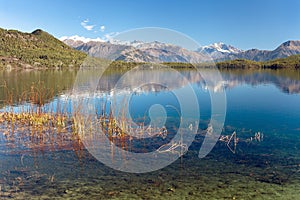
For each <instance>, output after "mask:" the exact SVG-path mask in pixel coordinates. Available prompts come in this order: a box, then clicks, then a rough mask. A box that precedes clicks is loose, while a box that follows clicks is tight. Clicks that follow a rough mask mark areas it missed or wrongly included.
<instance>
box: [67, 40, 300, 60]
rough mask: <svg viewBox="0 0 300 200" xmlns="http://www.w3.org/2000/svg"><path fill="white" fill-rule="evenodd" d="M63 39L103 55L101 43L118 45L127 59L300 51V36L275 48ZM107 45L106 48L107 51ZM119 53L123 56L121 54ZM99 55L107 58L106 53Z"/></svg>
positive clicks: (253, 56) (260, 56) (255, 56)
mask: <svg viewBox="0 0 300 200" xmlns="http://www.w3.org/2000/svg"><path fill="white" fill-rule="evenodd" d="M63 42H65V43H66V44H68V45H70V46H71V47H73V48H75V49H77V50H80V51H83V52H85V53H87V54H89V55H91V56H95V55H100V52H101V51H102V49H101V48H100V46H101V45H102V47H105V48H107V49H115V51H114V52H113V55H114V56H112V57H115V58H116V59H117V60H123V61H126V62H199V61H201V62H211V61H215V62H219V61H226V60H235V59H247V60H252V61H269V60H273V59H278V58H286V57H288V56H291V55H295V54H300V40H289V41H286V42H284V43H282V44H280V45H279V46H278V47H277V48H276V49H274V50H259V49H249V50H241V49H238V48H236V47H234V46H232V45H227V44H224V43H222V42H218V43H213V44H211V45H206V46H202V47H200V48H198V49H196V50H195V51H191V50H187V49H184V48H182V47H180V46H176V45H172V44H166V43H161V42H157V41H154V42H142V41H133V42H130V41H126V42H119V43H118V41H107V42H106V41H95V43H90V42H82V41H81V42H82V43H81V44H80V41H75V40H72V39H66V40H63ZM78 42H79V43H78ZM74 44H75V45H74ZM100 44H101V45H100ZM88 46H89V48H88ZM93 46H98V48H97V49H96V48H94V47H93ZM83 47H84V48H83ZM105 48H104V49H103V51H104V52H107V50H106V49H105ZM91 49H92V50H91ZM159 53H160V54H161V55H160V56H159V55H158V54H159ZM117 54H118V55H119V56H117ZM105 55H107V54H105ZM95 57H101V58H103V55H101V56H95ZM105 58H108V57H105ZM109 58H111V57H109Z"/></svg>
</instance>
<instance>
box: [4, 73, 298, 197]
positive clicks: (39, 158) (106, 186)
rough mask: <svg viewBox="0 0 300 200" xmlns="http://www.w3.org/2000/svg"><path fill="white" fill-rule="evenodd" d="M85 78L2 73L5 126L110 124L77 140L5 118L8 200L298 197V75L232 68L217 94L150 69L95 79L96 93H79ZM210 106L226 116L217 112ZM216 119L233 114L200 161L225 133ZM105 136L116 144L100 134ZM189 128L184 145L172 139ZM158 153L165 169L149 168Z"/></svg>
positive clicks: (198, 82)
mask: <svg viewBox="0 0 300 200" xmlns="http://www.w3.org/2000/svg"><path fill="white" fill-rule="evenodd" d="M203 71H204V73H207V74H209V73H210V70H209V69H205V70H203ZM78 73H80V72H77V71H75V70H74V71H73V70H69V71H52V70H48V71H12V72H6V71H2V72H1V73H0V81H1V83H0V84H1V86H2V87H1V89H0V100H2V101H1V102H0V105H1V113H2V117H3V115H4V114H3V113H7V112H13V113H16V114H18V113H22V112H25V113H30V112H34V113H38V115H39V116H41V115H42V114H41V113H50V114H51V115H55V116H56V120H57V117H58V116H60V115H58V113H59V114H64V115H66V117H70V118H72V116H75V115H78V114H80V113H85V114H86V113H89V114H90V113H92V116H93V117H94V118H93V119H92V121H91V123H95V124H96V121H97V122H98V121H100V122H99V123H97V125H99V126H100V127H99V128H97V129H96V128H95V129H93V131H91V132H93V135H92V137H89V136H86V135H80V134H79V135H77V134H76V133H75V132H76V131H79V130H78V129H76V131H75V132H74V130H73V129H72V121H66V124H64V126H63V128H62V129H63V131H60V130H59V129H60V128H59V127H57V125H53V124H52V125H51V126H50V128H49V129H47V130H46V131H45V130H44V129H43V128H42V127H41V126H38V125H37V128H32V127H31V124H30V125H28V124H26V122H24V123H23V124H25V125H24V126H20V124H17V125H13V123H14V121H13V120H11V121H9V122H7V121H5V120H3V119H4V118H2V119H0V122H1V123H0V159H1V162H0V196H1V197H2V198H19V199H29V198H30V199H48V198H53V197H57V198H58V199H60V198H61V199H66V198H71V199H87V198H88V199H166V198H169V199H298V198H300V196H299V194H298V190H299V187H300V104H299V102H300V71H299V70H298V71H297V70H267V69H266V70H262V69H261V70H255V69H243V70H222V71H220V75H221V77H222V81H220V82H218V83H217V84H214V85H213V87H212V86H211V85H210V84H209V83H208V82H209V81H207V80H205V78H203V76H201V74H199V73H197V72H196V71H195V70H191V69H180V70H175V69H174V70H172V71H171V72H170V71H168V70H162V69H140V70H138V71H137V72H136V74H135V76H132V74H131V75H130V76H128V77H126V70H112V71H106V72H105V73H104V74H103V76H102V78H101V79H100V80H98V79H96V81H94V82H97V87H95V88H94V90H84V89H82V88H80V90H79V91H77V90H73V86H74V83H76V81H77V82H78V76H77V75H78ZM83 73H84V72H83ZM86 74H93V71H92V70H90V71H87V72H86ZM136 77H137V78H136ZM84 80H89V79H82V80H81V79H80V81H83V82H84ZM91 82H93V81H91ZM143 82H144V83H145V84H141V83H143ZM80 83H81V85H84V86H85V84H82V82H80ZM84 83H85V82H84ZM137 86H139V87H137ZM91 91H92V94H91ZM222 92H223V93H224V94H225V96H218V95H219V93H222ZM40 97H42V98H40ZM223 97H225V101H224V102H223V100H224V99H222V98H223ZM193 98H194V99H193ZM212 98H215V99H217V100H220V99H221V100H222V102H221V103H220V104H218V105H223V106H225V108H224V109H225V110H222V109H219V110H218V108H217V109H216V110H217V111H216V113H212V106H213V105H214V100H213V99H212ZM33 99H34V103H33V102H31V101H30V100H33ZM78 102H80V108H81V111H77V110H76V108H78V107H74V104H78ZM195 102H196V103H197V104H195ZM181 106H185V110H182V108H181ZM90 107H91V108H90ZM198 107H199V109H198ZM216 107H218V106H216ZM197 110H200V112H199V113H197V112H195V111H197ZM219 111H220V113H218V112H219ZM221 111H226V112H221ZM42 116H43V115H42ZM214 116H217V117H216V118H218V116H224V121H222V117H221V118H220V119H221V120H220V123H221V125H222V129H221V132H220V135H216V136H218V137H217V138H216V137H215V139H216V140H215V141H216V144H213V146H212V147H213V148H212V150H211V151H209V152H208V154H207V155H206V156H205V157H203V158H199V156H198V155H199V151H200V150H201V147H202V145H203V143H204V142H203V141H205V138H206V137H209V136H208V135H207V133H209V130H211V131H212V132H214V131H216V129H213V130H212V129H210V126H211V122H210V119H211V118H213V117H214ZM46 117H49V116H48V114H47V115H45V118H46ZM113 117H115V118H116V119H115V118H113ZM129 118H130V120H128V119H129ZM14 120H15V119H14ZM56 122H58V120H57V121H56ZM88 122H90V121H88ZM112 122H114V123H116V124H118V125H111V126H114V127H113V128H112V127H110V125H109V124H111V123H112ZM85 123H86V124H85V127H87V128H86V132H87V130H88V128H89V127H88V126H87V121H85ZM123 123H125V125H123ZM222 123H224V124H222ZM95 124H93V125H95ZM181 124H183V125H182V126H181ZM212 127H214V126H212ZM100 130H102V132H103V133H105V134H106V135H105V134H103V135H102V137H100V136H99V135H97V134H98V132H99V131H100ZM124 130H125V131H124ZM145 130H146V131H145ZM181 130H183V131H182V134H183V137H184V139H183V140H179V139H178V140H176V139H175V140H174V138H176V137H177V135H178V134H177V133H178V132H180V131H181ZM195 131H196V132H195ZM124 132H125V133H124ZM127 132H130V134H129V133H127ZM187 132H188V133H191V134H187ZM52 133H53V135H51V134H52ZM180 133H181V132H180ZM234 133H236V135H234ZM39 134H40V135H39ZM120 135H121V136H122V137H121V136H120ZM123 135H124V137H123ZM181 136H182V135H181ZM85 137H86V138H85ZM235 138H236V139H235ZM107 139H108V140H107ZM180 139H182V138H180ZM100 140H101V141H100ZM103 140H104V141H106V140H107V141H106V143H105V142H103ZM173 140H174V141H173ZM182 141H183V142H182ZM98 142H100V143H101V142H103V143H101V144H100V143H99V144H98ZM165 144H167V145H165ZM175 144H176V145H175ZM174 145H175V146H174ZM98 146H100V147H98ZM102 147H106V148H102ZM124 152H125V153H124ZM131 152H133V153H134V154H130V153H131ZM152 152H156V154H155V153H154V156H156V157H155V158H157V157H160V156H162V157H161V159H162V160H160V162H157V163H155V162H156V160H155V159H153V160H151V159H149V160H147V158H148V157H146V155H148V154H149V155H150V154H151V153H152ZM147 153H148V154H147ZM102 156H103V157H102ZM104 157H105V159H104ZM103 159H104V160H103ZM168 159H169V160H168ZM99 160H100V161H101V162H100V161H99ZM106 161H107V162H106ZM139 161H140V162H139ZM143 162H144V163H143ZM164 162H166V163H164ZM164 164H165V166H163V165H164ZM145 166H146V167H145ZM145 168H146V169H145ZM135 169H136V170H137V171H134V170H135ZM152 169H153V170H152ZM143 170H144V171H143ZM129 172H133V173H129ZM134 172H145V173H134Z"/></svg>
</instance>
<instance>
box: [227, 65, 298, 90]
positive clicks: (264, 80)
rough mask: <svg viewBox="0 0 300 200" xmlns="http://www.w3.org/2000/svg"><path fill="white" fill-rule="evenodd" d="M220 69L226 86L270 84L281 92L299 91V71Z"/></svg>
mask: <svg viewBox="0 0 300 200" xmlns="http://www.w3.org/2000/svg"><path fill="white" fill-rule="evenodd" d="M237 72H241V71H236V70H231V71H222V76H223V78H224V79H225V80H226V81H227V83H228V85H227V87H228V88H232V87H235V86H237V85H241V84H249V85H260V84H272V85H275V86H276V87H277V88H279V89H280V90H281V91H282V92H284V93H288V94H296V93H300V72H299V71H288V70H263V71H261V70H260V71H252V72H250V73H249V72H247V71H244V72H243V73H242V74H240V73H237Z"/></svg>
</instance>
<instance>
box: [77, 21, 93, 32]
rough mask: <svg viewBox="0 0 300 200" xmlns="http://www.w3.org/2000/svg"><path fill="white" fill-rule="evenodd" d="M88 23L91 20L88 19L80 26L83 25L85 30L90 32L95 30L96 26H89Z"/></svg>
mask: <svg viewBox="0 0 300 200" xmlns="http://www.w3.org/2000/svg"><path fill="white" fill-rule="evenodd" d="M88 23H89V20H88V19H86V20H83V21H82V22H81V23H80V25H81V26H82V27H83V28H85V29H86V30H88V31H91V30H93V28H94V27H95V26H96V25H88Z"/></svg>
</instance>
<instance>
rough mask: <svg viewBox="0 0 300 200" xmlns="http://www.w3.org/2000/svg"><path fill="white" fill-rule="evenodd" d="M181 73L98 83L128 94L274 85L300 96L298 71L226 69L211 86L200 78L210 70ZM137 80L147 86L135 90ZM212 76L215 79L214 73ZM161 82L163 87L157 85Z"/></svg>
mask: <svg viewBox="0 0 300 200" xmlns="http://www.w3.org/2000/svg"><path fill="white" fill-rule="evenodd" d="M179 72H180V76H182V77H178V71H168V70H165V71H162V70H139V71H136V72H135V73H133V74H131V75H128V77H127V78H126V80H122V79H120V78H121V77H123V74H122V73H112V74H109V75H104V76H102V78H101V79H100V81H99V84H98V90H99V91H100V92H112V91H114V92H118V91H119V92H120V90H122V91H123V92H125V91H124V90H127V92H130V91H135V92H151V91H152V92H159V91H162V90H166V89H167V90H172V89H176V88H181V87H184V86H186V85H187V84H188V83H191V84H195V85H197V86H199V87H201V88H204V89H207V88H209V87H210V89H211V91H214V92H217V91H220V90H222V89H223V88H225V89H229V88H233V87H235V86H238V85H241V84H249V85H260V84H272V85H275V86H276V87H278V88H279V89H280V90H281V91H282V92H284V93H288V94H294V93H300V72H297V71H296V72H291V71H287V70H260V71H258V70H257V71H255V70H254V71H253V70H252V71H247V70H243V71H239V70H223V71H221V75H222V77H223V81H219V82H214V83H213V84H210V85H209V84H208V83H207V82H205V80H204V79H203V77H202V76H201V72H204V73H208V72H209V70H203V71H202V70H201V71H200V73H197V71H195V70H180V71H179ZM296 73H297V74H296ZM137 77H138V78H141V79H143V80H144V84H145V85H143V86H142V87H140V88H136V84H137V82H141V80H137ZM211 77H213V74H212V76H211ZM120 80H121V81H122V84H120ZM162 80H163V81H162ZM118 81H119V83H118ZM161 82H162V84H157V83H161ZM116 85H117V86H116ZM121 86H122V87H121Z"/></svg>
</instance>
